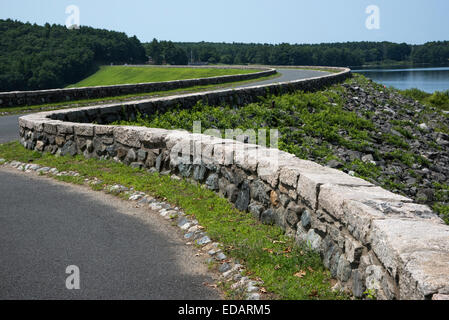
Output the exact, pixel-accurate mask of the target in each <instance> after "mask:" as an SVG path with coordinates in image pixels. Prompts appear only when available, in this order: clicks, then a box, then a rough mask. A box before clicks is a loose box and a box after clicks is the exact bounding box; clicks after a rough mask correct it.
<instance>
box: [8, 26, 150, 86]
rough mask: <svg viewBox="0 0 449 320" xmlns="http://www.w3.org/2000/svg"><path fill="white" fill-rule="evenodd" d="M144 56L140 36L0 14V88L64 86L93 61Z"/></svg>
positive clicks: (89, 70)
mask: <svg viewBox="0 0 449 320" xmlns="http://www.w3.org/2000/svg"><path fill="white" fill-rule="evenodd" d="M146 60H147V57H146V55H145V49H144V48H143V46H142V45H141V43H140V41H139V40H138V39H137V38H136V37H131V38H130V37H128V36H127V35H126V34H124V33H120V32H113V31H107V30H101V29H94V28H90V27H81V28H80V29H79V30H76V29H74V30H68V29H67V28H66V27H65V26H62V25H50V24H48V23H47V24H45V25H44V26H38V25H36V24H30V23H22V22H18V21H13V20H1V19H0V91H15V90H38V89H52V88H62V87H64V86H67V85H68V84H71V83H75V82H78V81H80V80H82V79H84V78H85V77H87V76H88V75H89V74H92V72H94V71H95V70H97V65H108V64H110V63H114V64H124V63H129V64H131V63H134V64H138V63H143V62H144V61H146Z"/></svg>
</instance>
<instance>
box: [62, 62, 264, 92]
mask: <svg viewBox="0 0 449 320" xmlns="http://www.w3.org/2000/svg"><path fill="white" fill-rule="evenodd" d="M253 72H256V71H255V70H240V69H215V68H187V67H186V68H158V67H146V66H142V67H129V66H103V67H101V68H100V70H99V71H98V72H96V73H95V74H93V75H91V76H90V77H88V78H86V79H84V80H82V81H80V82H78V83H76V84H74V85H71V86H69V87H70V88H73V87H92V86H101V85H114V84H131V83H142V82H159V81H171V80H184V79H195V78H207V77H215V76H224V75H234V74H247V73H253Z"/></svg>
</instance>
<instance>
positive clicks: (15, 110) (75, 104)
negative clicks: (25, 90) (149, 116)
mask: <svg viewBox="0 0 449 320" xmlns="http://www.w3.org/2000/svg"><path fill="white" fill-rule="evenodd" d="M278 77H280V74H275V75H271V76H266V77H262V78H257V79H253V80H243V81H236V82H229V83H223V84H217V85H204V86H194V87H188V88H182V89H175V90H167V91H156V92H149V93H138V94H127V95H121V96H112V97H105V98H96V99H84V100H76V101H71V102H56V103H47V104H39V105H30V106H20V107H8V108H0V116H2V115H11V114H19V113H28V112H38V111H48V110H58V109H66V108H79V107H86V106H90V105H97V104H108V103H114V102H126V101H132V100H144V99H149V98H156V97H165V96H170V95H174V94H187V93H195V92H202V91H208V90H219V89H229V88H233V87H236V86H239V85H244V84H250V83H254V82H258V81H265V80H270V79H275V78H278ZM2 113H3V114H2Z"/></svg>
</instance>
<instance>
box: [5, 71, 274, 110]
mask: <svg viewBox="0 0 449 320" xmlns="http://www.w3.org/2000/svg"><path fill="white" fill-rule="evenodd" d="M178 67H180V66H172V67H171V68H178ZM184 67H187V66H184ZM165 68H167V67H165ZM194 68H201V67H194ZM208 68H213V67H208ZM217 68H218V67H217ZM223 68H224V67H223ZM235 68H239V69H255V70H260V69H262V71H259V72H254V73H249V74H239V75H228V76H219V77H210V78H201V79H189V80H176V81H164V82H150V83H138V84H123V85H113V86H97V87H86V88H68V89H49V90H38V91H12V92H0V108H6V107H16V106H23V105H38V104H45V103H55V102H65V101H74V100H83V99H96V98H104V97H112V96H120V95H126V94H138V93H150V92H157V91H168V90H175V89H181V88H189V87H194V86H204V85H212V84H221V83H229V82H235V81H244V80H252V79H257V78H261V77H266V76H270V75H274V74H276V70H275V69H271V68H249V67H235ZM220 69H221V67H220ZM224 69H226V68H224Z"/></svg>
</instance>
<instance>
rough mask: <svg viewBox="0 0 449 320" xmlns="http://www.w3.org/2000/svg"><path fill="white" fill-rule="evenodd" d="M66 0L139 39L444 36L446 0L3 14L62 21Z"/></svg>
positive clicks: (311, 0) (21, 5) (173, 3)
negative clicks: (370, 10)
mask: <svg viewBox="0 0 449 320" xmlns="http://www.w3.org/2000/svg"><path fill="white" fill-rule="evenodd" d="M71 4H74V5H77V6H78V7H79V9H80V22H81V25H88V26H92V27H98V28H104V29H109V30H116V31H122V32H126V33H127V34H128V35H129V36H132V35H136V36H137V37H138V38H139V39H140V40H141V41H142V42H147V41H151V40H152V39H153V38H157V39H159V40H172V41H193V42H197V41H212V42H256V43H281V42H289V43H321V42H344V41H362V40H366V41H384V40H386V41H393V42H407V43H413V44H419V43H424V42H427V41H436V40H449V18H448V14H449V0H307V1H306V0H220V1H218V0H69V1H67V0H0V18H1V19H6V18H11V19H16V20H20V21H23V22H32V23H37V24H41V25H42V24H44V23H46V22H49V23H57V24H65V21H66V19H67V17H68V15H67V14H66V13H65V9H66V7H67V6H68V5H71ZM369 5H376V6H377V7H378V8H379V9H380V15H379V18H380V20H379V21H380V26H379V27H380V28H379V29H371V30H370V29H367V28H366V26H365V21H366V19H367V18H368V16H369V14H367V13H366V12H365V10H366V8H367V7H368V6H369Z"/></svg>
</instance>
